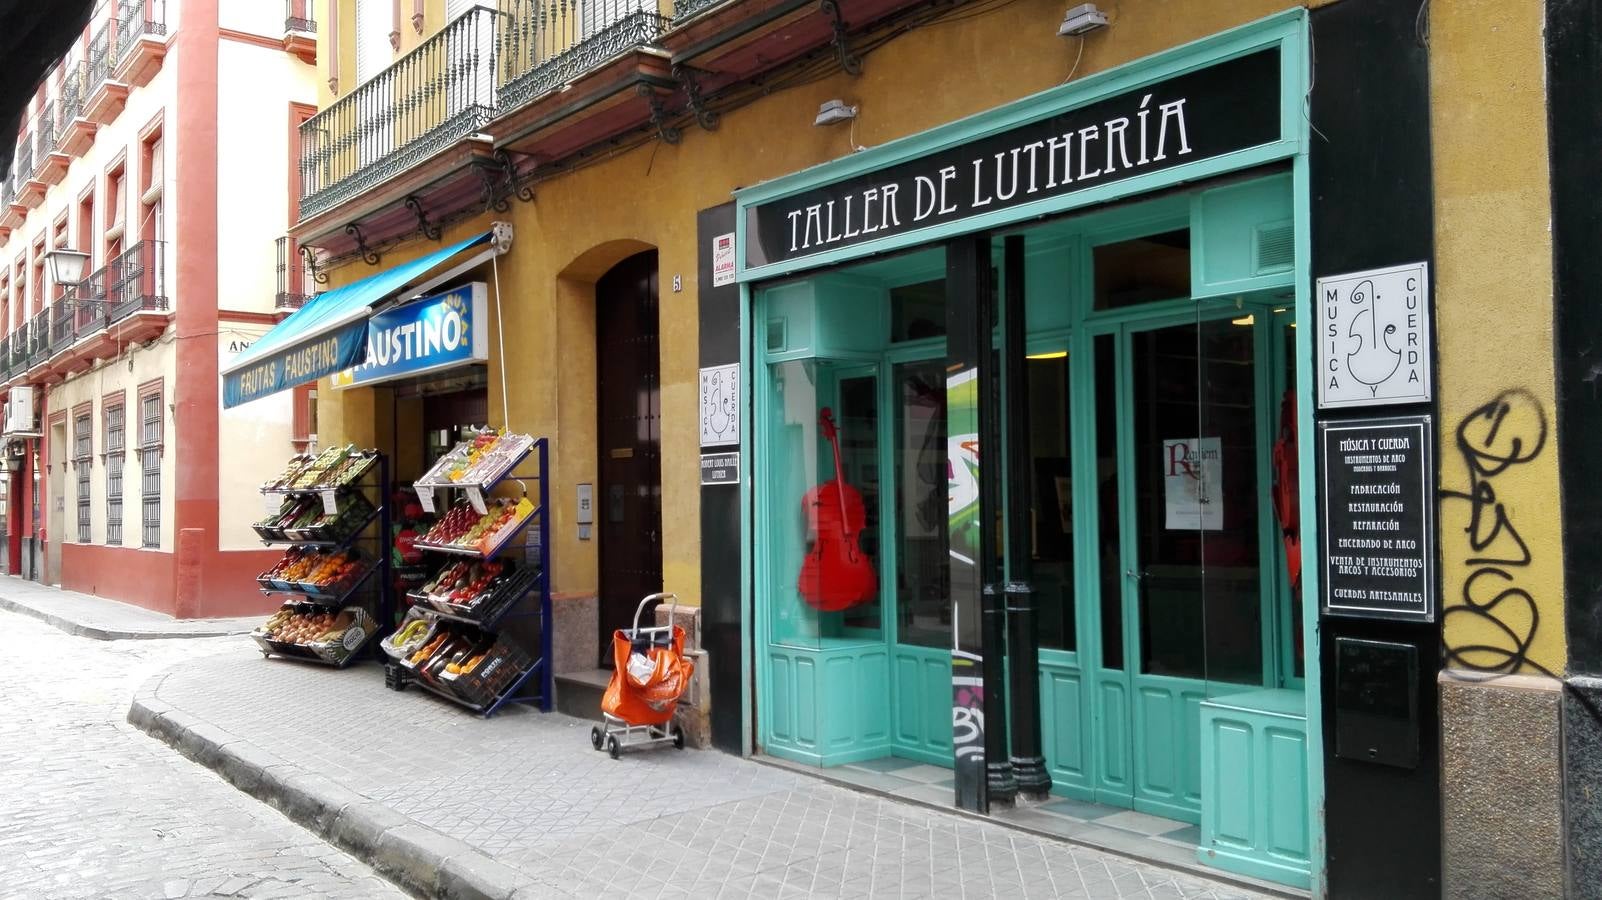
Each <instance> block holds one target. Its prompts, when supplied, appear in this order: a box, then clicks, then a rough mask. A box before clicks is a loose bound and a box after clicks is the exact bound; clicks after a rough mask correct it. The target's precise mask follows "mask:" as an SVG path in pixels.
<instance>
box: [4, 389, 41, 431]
mask: <svg viewBox="0 0 1602 900" xmlns="http://www.w3.org/2000/svg"><path fill="white" fill-rule="evenodd" d="M33 391H34V388H33V386H32V385H21V386H19V387H14V388H12V389H11V400H10V402H8V403H6V405H5V418H4V425H3V427H0V431H3V432H4V433H6V434H37V433H38V431H39V429H38V427H37V426H36V425H35V424H34V421H35V420H34V404H33Z"/></svg>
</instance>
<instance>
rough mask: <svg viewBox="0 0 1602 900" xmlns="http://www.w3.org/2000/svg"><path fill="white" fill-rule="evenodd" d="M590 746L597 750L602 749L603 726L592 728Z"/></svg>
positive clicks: (593, 726)
mask: <svg viewBox="0 0 1602 900" xmlns="http://www.w3.org/2000/svg"><path fill="white" fill-rule="evenodd" d="M590 746H591V747H593V748H594V749H596V750H599V749H601V726H599V725H592V726H590Z"/></svg>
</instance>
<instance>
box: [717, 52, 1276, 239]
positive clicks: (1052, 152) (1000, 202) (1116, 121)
mask: <svg viewBox="0 0 1602 900" xmlns="http://www.w3.org/2000/svg"><path fill="white" fill-rule="evenodd" d="M1280 124H1281V123H1280V90H1279V50H1278V49H1277V48H1274V49H1269V50H1261V51H1258V52H1256V53H1252V54H1249V55H1247V56H1242V57H1237V58H1236V59H1232V60H1229V61H1227V62H1222V63H1219V64H1218V65H1215V66H1210V67H1208V68H1205V69H1200V70H1197V71H1194V72H1188V73H1186V74H1184V75H1179V76H1176V77H1174V78H1170V79H1168V80H1167V81H1161V82H1157V83H1155V84H1150V85H1147V86H1145V87H1142V88H1140V89H1138V90H1134V91H1130V92H1128V93H1124V94H1118V95H1116V96H1113V97H1108V98H1106V99H1104V100H1098V101H1096V102H1095V103H1091V104H1089V105H1087V106H1081V107H1079V108H1077V109H1072V110H1068V111H1066V112H1062V113H1058V114H1056V115H1053V116H1049V117H1047V118H1044V119H1038V120H1036V121H1034V122H1030V123H1028V124H1026V125H1020V126H1018V127H1016V128H1012V129H1009V130H1007V131H1004V132H1000V133H998V134H993V135H990V136H988V137H985V138H982V139H979V140H976V141H972V142H969V143H966V144H961V145H958V146H955V147H948V148H946V149H943V150H939V151H936V152H934V153H930V154H928V155H926V156H922V157H919V158H918V159H914V160H909V161H907V162H904V163H899V164H897V165H894V166H889V167H886V168H884V169H880V170H877V171H874V172H867V173H864V174H861V175H856V176H853V177H851V178H847V179H845V180H842V181H838V182H835V183H833V184H829V185H825V186H823V187H818V188H814V189H812V190H809V191H804V192H802V193H799V194H792V195H790V196H788V197H784V198H782V199H779V200H774V201H772V202H769V203H764V204H761V205H758V206H752V207H750V208H749V209H747V210H746V241H745V261H746V266H747V267H748V268H754V267H756V266H763V265H768V264H771V263H777V262H785V261H787V260H793V259H800V258H803V257H807V256H811V255H813V254H816V253H822V252H824V251H826V250H835V249H838V248H840V247H849V246H851V245H852V244H858V243H862V242H864V241H870V240H877V239H879V238H884V237H888V236H891V235H896V234H903V233H906V232H910V231H916V230H918V229H922V228H931V227H933V226H936V225H941V224H944V223H947V222H953V221H958V220H961V219H966V218H969V217H971V216H977V215H981V214H983V213H988V212H994V211H996V210H998V209H1007V208H1008V207H1012V206H1018V205H1021V204H1024V203H1030V202H1033V201H1035V200H1042V199H1045V198H1048V197H1058V196H1063V195H1066V194H1071V193H1073V192H1075V191H1081V190H1086V189H1088V188H1093V187H1096V186H1098V185H1103V184H1107V183H1109V182H1114V181H1121V180H1123V179H1125V178H1132V177H1134V176H1136V175H1143V174H1146V173H1148V172H1156V171H1160V170H1162V169H1167V168H1171V167H1173V166H1178V165H1183V164H1187V163H1193V162H1198V161H1200V160H1204V159H1209V158H1211V157H1215V156H1222V155H1224V154H1226V153H1233V152H1235V151H1239V150H1245V149H1248V148H1251V147H1256V146H1260V145H1263V144H1268V143H1271V142H1273V141H1275V140H1278V139H1279V138H1280V135H1281V128H1280Z"/></svg>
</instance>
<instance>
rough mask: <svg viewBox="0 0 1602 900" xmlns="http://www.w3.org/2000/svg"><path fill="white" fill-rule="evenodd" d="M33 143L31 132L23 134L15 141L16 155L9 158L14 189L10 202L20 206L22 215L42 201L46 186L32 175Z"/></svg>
mask: <svg viewBox="0 0 1602 900" xmlns="http://www.w3.org/2000/svg"><path fill="white" fill-rule="evenodd" d="M34 144H35V141H34V138H33V133H32V132H29V133H27V134H24V135H23V136H22V140H20V141H18V142H17V155H16V156H15V157H14V158H13V159H12V160H11V173H12V182H11V183H12V186H13V187H14V188H15V189H16V197H15V198H14V199H13V200H12V202H13V203H15V204H17V205H19V206H21V207H22V209H23V212H24V215H26V213H27V210H30V209H33V208H34V207H35V206H38V205H39V204H40V203H43V202H44V195H45V188H46V187H48V185H46V184H45V183H44V182H42V181H37V180H35V179H34V177H33V172H34V165H33V163H34V155H33V151H34ZM18 224H19V225H20V224H21V223H20V222H19V223H18Z"/></svg>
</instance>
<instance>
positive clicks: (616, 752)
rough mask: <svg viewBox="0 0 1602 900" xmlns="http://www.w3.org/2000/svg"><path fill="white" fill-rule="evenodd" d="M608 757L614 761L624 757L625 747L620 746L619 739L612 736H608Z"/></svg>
mask: <svg viewBox="0 0 1602 900" xmlns="http://www.w3.org/2000/svg"><path fill="white" fill-rule="evenodd" d="M606 755H607V756H610V757H612V758H613V759H617V758H618V757H619V756H622V755H623V747H622V746H621V745H619V744H618V742H617V738H615V737H613V736H611V735H607V736H606Z"/></svg>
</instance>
